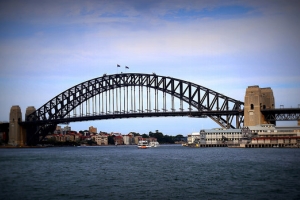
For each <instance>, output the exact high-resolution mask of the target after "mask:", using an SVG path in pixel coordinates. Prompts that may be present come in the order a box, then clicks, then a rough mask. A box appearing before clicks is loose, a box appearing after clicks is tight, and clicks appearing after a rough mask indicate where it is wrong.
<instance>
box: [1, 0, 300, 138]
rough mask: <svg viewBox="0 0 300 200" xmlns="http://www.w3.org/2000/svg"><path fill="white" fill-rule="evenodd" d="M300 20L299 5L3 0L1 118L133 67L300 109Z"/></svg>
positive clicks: (143, 121)
mask: <svg viewBox="0 0 300 200" xmlns="http://www.w3.org/2000/svg"><path fill="white" fill-rule="evenodd" d="M299 19H300V2H299V1H297V0H295V1H294V0H285V1H283V0H282V1H280V0H272V1H271V0H270V1H261V0H258V1H256V0H253V1H240V0H239V1H237V0H228V1H223V0H152V1H150V0H146V1H145V0H127V1H121V0H107V1H106V0H98V1H88V0H87V1H81V0H78V1H76V0H72V1H71V0H64V1H59V0H50V1H48V0H44V1H31V0H27V1H23V0H19V1H14V0H10V1H2V0H0V88H1V90H0V91H1V95H0V121H8V120H9V112H10V108H11V106H13V105H19V106H20V107H21V109H22V114H23V119H24V115H25V110H26V108H27V107H28V106H34V107H35V108H36V109H38V108H39V107H41V106H42V105H44V104H45V103H46V102H48V101H49V100H50V99H52V98H53V97H55V96H56V95H58V94H60V93H61V92H63V91H65V90H67V89H68V88H71V87H73V86H74V85H76V84H78V83H81V82H84V81H87V80H89V79H93V78H96V77H100V76H102V75H103V74H104V73H107V74H115V73H119V72H121V71H122V70H123V71H125V65H126V66H128V67H129V70H127V72H130V73H153V72H155V73H156V74H157V75H162V76H171V77H174V78H178V79H183V80H187V81H190V82H193V83H196V84H198V85H202V86H204V87H207V88H210V89H212V90H214V91H217V92H219V93H222V94H224V95H226V96H229V97H231V98H234V99H237V100H240V101H244V95H245V91H246V88H247V87H248V86H251V85H259V86H260V87H271V88H272V90H273V93H274V97H275V107H277V108H279V107H280V105H284V107H299V106H300V67H299V63H300V21H299ZM117 64H119V65H121V68H119V69H118V68H117V67H116V66H117ZM277 124H278V125H296V124H297V123H296V122H289V123H286V122H285V123H282V122H281V123H277ZM69 126H71V127H72V129H73V130H76V131H79V130H85V129H88V127H89V126H94V127H97V129H98V131H106V132H120V133H122V134H127V133H129V132H131V131H133V132H138V133H140V134H143V133H146V134H148V133H149V131H152V132H154V131H156V130H159V131H160V132H162V133H163V134H164V135H177V134H182V135H187V134H190V133H192V132H198V131H199V130H200V129H210V128H216V127H218V124H216V123H215V122H213V121H212V120H211V119H209V118H208V119H193V118H188V117H164V118H138V119H114V120H104V121H88V122H80V123H70V124H69Z"/></svg>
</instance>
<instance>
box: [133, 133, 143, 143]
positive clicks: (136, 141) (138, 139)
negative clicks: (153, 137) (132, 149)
mask: <svg viewBox="0 0 300 200" xmlns="http://www.w3.org/2000/svg"><path fill="white" fill-rule="evenodd" d="M142 138H143V137H142V136H140V135H138V136H135V137H134V144H138V143H139V141H140V140H142Z"/></svg>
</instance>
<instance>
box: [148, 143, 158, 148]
mask: <svg viewBox="0 0 300 200" xmlns="http://www.w3.org/2000/svg"><path fill="white" fill-rule="evenodd" d="M149 146H150V147H158V146H159V143H158V142H150V145H149Z"/></svg>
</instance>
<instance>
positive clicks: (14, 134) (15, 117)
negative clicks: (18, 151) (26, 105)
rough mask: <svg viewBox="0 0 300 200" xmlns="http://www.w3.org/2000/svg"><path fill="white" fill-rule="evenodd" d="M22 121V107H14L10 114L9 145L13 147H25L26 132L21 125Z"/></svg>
mask: <svg viewBox="0 0 300 200" xmlns="http://www.w3.org/2000/svg"><path fill="white" fill-rule="evenodd" d="M21 121H22V113H21V108H20V106H12V107H11V109H10V114H9V135H8V138H9V140H8V144H9V145H13V146H23V145H24V139H25V138H24V130H23V129H22V127H21V126H20V125H19V122H21Z"/></svg>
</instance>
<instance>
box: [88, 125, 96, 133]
mask: <svg viewBox="0 0 300 200" xmlns="http://www.w3.org/2000/svg"><path fill="white" fill-rule="evenodd" d="M89 132H90V133H97V128H96V127H93V126H90V127H89Z"/></svg>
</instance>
